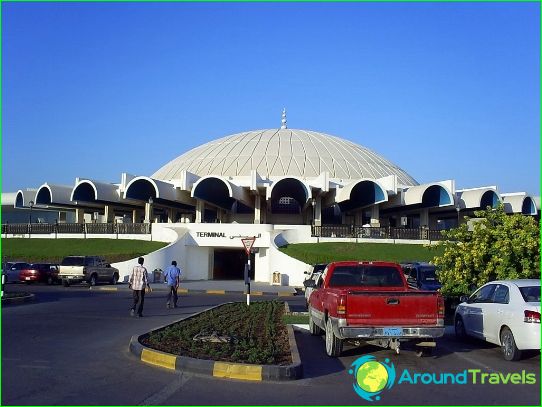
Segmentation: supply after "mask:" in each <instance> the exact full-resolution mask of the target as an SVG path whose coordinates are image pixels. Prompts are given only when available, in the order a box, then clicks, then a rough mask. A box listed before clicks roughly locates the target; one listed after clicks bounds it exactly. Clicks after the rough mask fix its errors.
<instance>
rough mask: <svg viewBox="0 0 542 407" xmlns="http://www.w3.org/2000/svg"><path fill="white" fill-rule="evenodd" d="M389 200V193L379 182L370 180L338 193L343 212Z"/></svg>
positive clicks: (357, 182)
mask: <svg viewBox="0 0 542 407" xmlns="http://www.w3.org/2000/svg"><path fill="white" fill-rule="evenodd" d="M387 200H388V191H386V189H385V188H384V187H383V186H382V185H380V184H379V183H378V182H377V181H375V180H369V179H363V180H359V181H354V182H351V183H350V184H348V185H346V186H345V187H344V188H342V189H341V190H340V191H339V192H338V194H337V199H336V201H337V202H338V203H339V205H340V207H341V210H343V211H348V210H352V209H357V208H363V207H366V206H370V205H376V204H379V203H382V202H386V201H387Z"/></svg>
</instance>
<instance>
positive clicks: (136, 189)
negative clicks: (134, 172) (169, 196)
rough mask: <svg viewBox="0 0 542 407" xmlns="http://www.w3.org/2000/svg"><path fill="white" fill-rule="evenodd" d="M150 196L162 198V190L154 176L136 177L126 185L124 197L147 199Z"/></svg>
mask: <svg viewBox="0 0 542 407" xmlns="http://www.w3.org/2000/svg"><path fill="white" fill-rule="evenodd" d="M149 198H153V199H155V198H160V190H159V189H158V185H157V183H156V181H155V180H153V179H152V178H149V177H135V178H134V179H132V180H131V181H130V182H129V183H128V185H126V189H125V191H124V199H137V200H140V201H147V200H148V199H149Z"/></svg>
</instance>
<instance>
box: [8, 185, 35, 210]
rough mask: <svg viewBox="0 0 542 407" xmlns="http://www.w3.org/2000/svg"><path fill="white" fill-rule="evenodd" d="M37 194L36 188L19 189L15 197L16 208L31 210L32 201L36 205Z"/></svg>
mask: <svg viewBox="0 0 542 407" xmlns="http://www.w3.org/2000/svg"><path fill="white" fill-rule="evenodd" d="M36 192H38V190H37V189H35V188H28V189H19V190H18V191H17V194H16V195H15V202H14V203H13V207H14V208H30V201H32V202H34V204H36Z"/></svg>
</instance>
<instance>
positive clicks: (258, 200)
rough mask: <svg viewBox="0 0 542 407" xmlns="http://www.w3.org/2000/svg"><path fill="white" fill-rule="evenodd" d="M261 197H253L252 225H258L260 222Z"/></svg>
mask: <svg viewBox="0 0 542 407" xmlns="http://www.w3.org/2000/svg"><path fill="white" fill-rule="evenodd" d="M261 206H262V197H261V196H260V194H258V195H256V196H255V197H254V223H255V224H259V223H260V222H261V220H262V219H261V212H262V208H261Z"/></svg>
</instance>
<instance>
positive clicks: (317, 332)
mask: <svg viewBox="0 0 542 407" xmlns="http://www.w3.org/2000/svg"><path fill="white" fill-rule="evenodd" d="M309 331H310V333H311V335H314V336H319V335H322V334H323V333H324V331H323V330H322V328H320V327H319V326H318V325H316V324H315V323H314V321H313V320H312V316H311V312H310V311H309Z"/></svg>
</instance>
